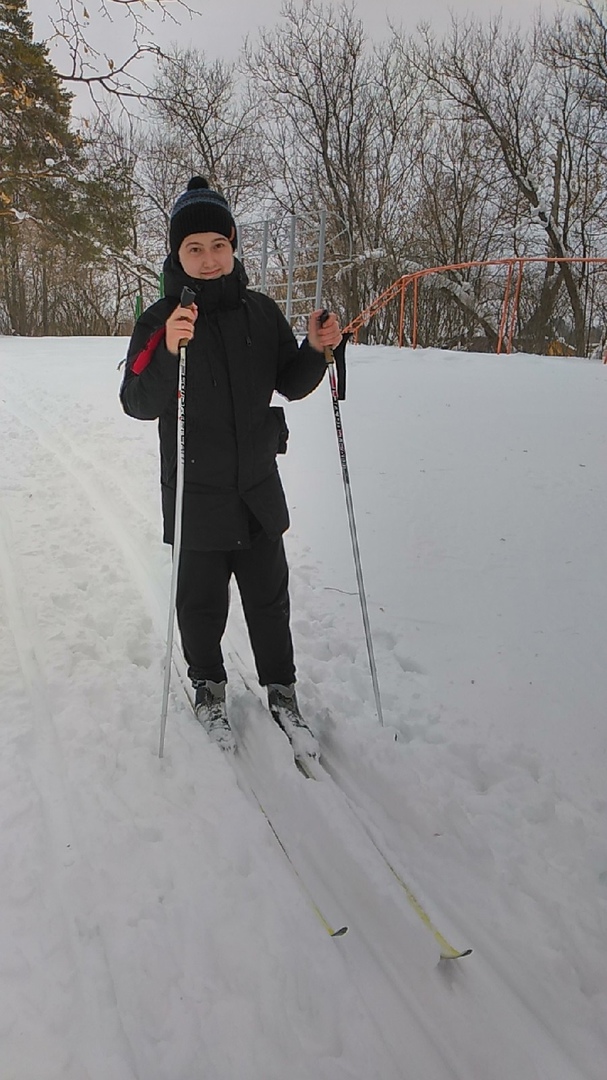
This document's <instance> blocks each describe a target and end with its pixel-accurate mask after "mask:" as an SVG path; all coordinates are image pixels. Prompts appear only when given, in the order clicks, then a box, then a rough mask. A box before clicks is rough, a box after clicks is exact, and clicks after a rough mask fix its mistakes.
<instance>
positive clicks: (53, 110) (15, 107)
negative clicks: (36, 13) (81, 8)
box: [0, 0, 81, 225]
mask: <svg viewBox="0 0 607 1080" xmlns="http://www.w3.org/2000/svg"><path fill="white" fill-rule="evenodd" d="M70 105H71V94H69V93H67V92H66V91H65V90H64V89H63V88H62V86H61V83H60V80H59V76H58V75H57V73H56V71H55V69H54V68H53V66H52V64H51V62H50V60H49V58H48V49H47V48H46V46H45V45H44V44H42V43H38V42H35V41H34V38H33V28H32V20H31V18H30V15H29V12H28V10H27V4H26V0H0V213H2V216H3V218H4V219H5V221H6V219H7V218H8V217H11V218H12V220H13V222H15V221H19V220H20V219H22V217H23V215H25V214H27V215H31V216H32V217H38V216H40V217H42V218H43V219H44V220H45V221H47V222H48V221H54V222H56V223H57V224H59V225H64V224H65V214H66V211H67V212H68V213H69V209H70V208H69V206H68V205H66V199H65V190H66V186H69V185H67V184H66V182H67V181H69V178H70V176H72V175H73V174H74V172H75V170H77V169H78V167H79V165H80V160H81V148H80V140H79V138H78V136H77V135H76V134H75V133H74V132H73V131H72V130H71V128H70ZM67 203H69V199H68V200H67Z"/></svg>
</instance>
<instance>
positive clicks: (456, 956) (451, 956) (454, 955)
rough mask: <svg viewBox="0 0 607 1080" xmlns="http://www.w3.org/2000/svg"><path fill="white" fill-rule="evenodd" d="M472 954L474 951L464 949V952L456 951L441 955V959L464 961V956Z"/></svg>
mask: <svg viewBox="0 0 607 1080" xmlns="http://www.w3.org/2000/svg"><path fill="white" fill-rule="evenodd" d="M472 952H473V950H472V949H464V951H463V952H456V951H455V949H454V950H453V952H445V953H441V954H440V958H441V960H462V959H463V957H464V956H471V955H472Z"/></svg>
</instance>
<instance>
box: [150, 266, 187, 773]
mask: <svg viewBox="0 0 607 1080" xmlns="http://www.w3.org/2000/svg"><path fill="white" fill-rule="evenodd" d="M185 294H189V295H185ZM195 298H196V294H195V293H194V292H193V291H192V290H191V289H188V288H187V287H186V288H184V289H183V290H182V293H181V300H180V303H181V306H182V307H188V306H189V305H190V304H192V303H193V302H194V300H195ZM186 356H187V342H186V341H180V342H179V376H178V381H177V476H176V479H175V527H174V532H173V568H172V571H171V592H170V597H169V625H168V628H167V650H166V657H165V661H164V688H163V693H162V709H161V712H160V745H159V747H158V757H160V758H161V757H162V756H163V754H164V733H165V731H166V723H167V711H168V705H169V686H170V683H171V658H172V655H173V633H174V627H175V608H176V605H177V579H178V577H179V559H180V555H181V526H182V522H183V476H184V467H185V370H186Z"/></svg>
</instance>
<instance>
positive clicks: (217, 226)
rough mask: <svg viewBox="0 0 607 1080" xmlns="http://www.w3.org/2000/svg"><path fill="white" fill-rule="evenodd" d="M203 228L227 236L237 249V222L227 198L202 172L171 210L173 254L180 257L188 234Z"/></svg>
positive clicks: (170, 231) (170, 240)
mask: <svg viewBox="0 0 607 1080" xmlns="http://www.w3.org/2000/svg"><path fill="white" fill-rule="evenodd" d="M203 232H214V233H218V234H219V235H220V236H226V237H227V238H228V240H229V241H230V242H231V244H232V247H233V248H234V250H236V225H235V223H234V218H233V217H232V214H231V211H230V207H229V206H228V204H227V202H226V200H225V199H224V197H223V195H220V194H219V192H218V191H212V190H211V188H210V187H209V185H208V181H206V180H205V179H204V178H203V177H202V176H193V177H192V179H191V180H190V182H189V184H188V187H187V191H184V192H183V193H182V194H181V195H180V196H179V198H178V199H177V201H176V203H175V205H174V207H173V210H172V212H171V219H170V223H169V246H170V249H171V254H172V255H173V256H174V257H175V258H176V259H177V258H178V257H179V248H180V247H181V245H182V243H183V241H184V240H185V238H186V236H190V234H191V233H203Z"/></svg>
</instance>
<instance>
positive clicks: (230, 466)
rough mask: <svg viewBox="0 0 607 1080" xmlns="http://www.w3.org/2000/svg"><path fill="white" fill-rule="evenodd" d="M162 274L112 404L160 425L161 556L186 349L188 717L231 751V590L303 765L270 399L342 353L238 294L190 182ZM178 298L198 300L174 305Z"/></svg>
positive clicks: (326, 321)
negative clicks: (226, 647) (232, 587)
mask: <svg viewBox="0 0 607 1080" xmlns="http://www.w3.org/2000/svg"><path fill="white" fill-rule="evenodd" d="M169 246H170V252H169V255H168V256H167V259H166V261H165V263H164V283H165V297H164V298H163V299H162V300H158V301H157V302H156V303H155V304H152V306H151V307H149V308H148V309H147V310H146V311H145V312H144V313H143V315H142V316H141V317H140V318H139V319H138V321H137V324H136V326H135V329H134V332H133V335H132V338H131V341H130V344H129V349H128V354H127V360H126V367H125V373H124V378H123V381H122V386H121V388H120V399H121V402H122V406H123V408H124V410H125V412H126V413H127V414H128V415H129V416H133V417H135V418H137V419H139V420H158V425H159V436H160V458H161V492H162V510H163V521H164V541H165V543H168V544H172V543H173V534H174V525H175V483H176V472H177V383H178V368H179V361H178V349H179V343H180V342H182V341H184V340H185V341H187V343H188V360H187V368H186V380H187V383H186V398H185V400H186V416H185V469H184V493H183V523H182V543H181V556H180V564H179V576H178V586H177V602H176V604H177V622H178V625H179V630H180V634H181V641H182V645H183V651H184V655H185V658H186V661H187V664H188V676H189V678H190V679H191V682H192V685H193V687H194V690H195V708H196V713H197V715H198V717H199V719H200V721H201V723H202V724H203V726H204V727H205V729H206V730H207V732H208V733H209V735H210V736H211V738H212V739H213V740H214V741H216V742H218V743H220V745H221V746H222V747H223V748H229V749H233V748H234V745H235V744H234V740H233V735H232V732H231V729H230V726H229V720H228V716H227V712H226V704H225V690H226V681H227V675H226V670H225V666H224V661H223V654H222V649H221V640H222V637H223V634H224V631H225V627H226V622H227V616H228V604H229V582H230V579H231V577H232V575H233V576H234V577H235V579H236V582H237V584H238V588H239V591H240V595H241V598H242V606H243V610H244V616H245V620H246V624H247V629H248V633H249V637H250V641H251V646H252V649H253V655H254V657H255V664H256V668H257V675H258V678H259V682H260V684H261V685H262V686H264V687H266V688H267V695H268V705H269V708H270V711H271V713H272V716H273V717H274V719H275V720H276V721H277V722H278V723H279V724H280V726H281V727H282V728H283V729H284V730H285V731H286V733H287V735H289V737H290V738H291V739H292V740H293V739H297V740H298V742H299V745H300V746H301V745H302V739H303V745H304V748H305V751H306V752H308V753H312V754H316V753H318V746H317V744H316V741H315V739H314V736H313V735H312V732H311V731H310V730H309V728H308V727H307V725H306V724H305V722H304V720H303V718H302V716H301V713H300V710H299V706H298V703H297V697H296V694H295V663H294V655H293V642H292V637H291V630H290V601H289V590H288V578H289V573H288V565H287V560H286V555H285V549H284V543H283V539H282V537H283V533H284V532H285V531H286V530H287V528H288V527H289V515H288V510H287V504H286V499H285V495H284V491H283V487H282V484H281V481H280V477H279V474H278V469H277V465H276V455H277V454H279V453H284V452H285V450H286V442H287V438H288V430H287V426H286V422H285V416H284V411H283V409H282V408H280V407H276V406H271V405H270V401H271V399H272V395H273V394H274V391H277V392H278V393H279V394H281V395H282V396H284V397H285V398H287V399H288V400H295V399H300V398H304V397H306V395H307V394H309V393H311V392H312V391H313V390H314V389H315V388H316V387H317V386H318V384H319V383H320V382H321V380H322V378H323V376H324V374H325V371H326V360H325V355H324V349H325V348H327V347H331V348H334V349H337V350H338V353H339V351H340V350H342V349H343V348H345V342H343V341H342V334H341V330H340V328H339V324H338V321H337V318H336V316H335V315H334V314H332V313H331V314H329V316H328V318H326V316H325V317H324V318H323V319H322V320H321V317H320V316H321V314H322V313H321V312H319V311H316V312H313V313H312V314H311V315H310V317H309V322H308V334H307V337H306V338H305V339H304V340H303V342H302V343H301V344H300V345H298V343H297V340H296V338H295V336H294V334H293V331H292V330H291V327H290V326H289V324H288V322H287V320H286V319H285V317H284V315H283V314H282V312H281V311H280V308H279V307H278V306H277V304H276V303H275V302H274V301H273V300H271V299H270V298H269V297H268V296H265V295H264V294H263V293H259V292H255V291H253V290H251V289H249V288H248V287H247V285H248V279H247V276H246V273H245V271H244V268H243V266H242V265H241V263H240V262H239V261H238V259H236V258H235V255H234V251H235V249H236V226H235V222H234V218H233V216H232V213H231V210H230V208H229V206H228V203H227V201H226V200H225V199H224V198H223V196H222V195H221V194H219V193H218V192H216V191H213V190H211V189H210V188H209V186H208V183H207V181H206V180H204V179H202V178H201V177H192V179H191V180H190V182H189V184H188V187H187V190H186V191H185V192H183V193H182V194H181V195H180V196H179V197H178V199H177V201H176V203H175V205H174V207H173V210H172V213H171V217H170V224H169ZM186 285H187V286H188V287H189V288H190V289H192V290H193V291H194V293H195V294H196V301H195V303H192V304H191V305H190V307H187V308H184V307H181V305H180V300H179V298H180V296H181V291H182V288H183V287H184V286H186Z"/></svg>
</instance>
